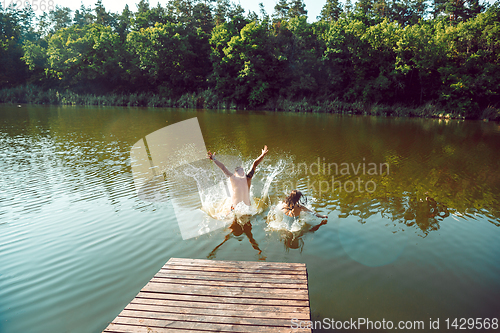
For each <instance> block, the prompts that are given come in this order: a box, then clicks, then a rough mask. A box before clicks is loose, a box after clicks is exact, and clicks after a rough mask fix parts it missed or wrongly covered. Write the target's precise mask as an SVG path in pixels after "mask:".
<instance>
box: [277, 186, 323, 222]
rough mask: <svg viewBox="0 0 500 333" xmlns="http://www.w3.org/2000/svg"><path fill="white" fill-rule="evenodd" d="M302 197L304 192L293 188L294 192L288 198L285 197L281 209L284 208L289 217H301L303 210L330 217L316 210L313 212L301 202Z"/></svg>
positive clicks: (320, 216) (321, 216) (318, 215)
mask: <svg viewBox="0 0 500 333" xmlns="http://www.w3.org/2000/svg"><path fill="white" fill-rule="evenodd" d="M301 198H302V192H300V191H298V190H293V191H292V193H290V195H289V196H288V198H286V199H285V201H284V202H283V206H282V207H281V210H283V213H284V214H285V215H286V216H288V217H292V218H295V217H299V215H300V213H302V212H309V213H312V214H314V215H316V216H317V217H319V218H322V219H326V218H328V216H327V215H321V214H318V213H316V212H313V211H312V210H310V209H309V208H307V207H305V206H304V205H302V204H301V203H300V199H301Z"/></svg>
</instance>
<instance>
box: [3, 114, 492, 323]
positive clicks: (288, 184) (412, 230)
mask: <svg viewBox="0 0 500 333" xmlns="http://www.w3.org/2000/svg"><path fill="white" fill-rule="evenodd" d="M193 117H197V119H198V122H199V124H200V128H201V130H202V133H203V138H204V141H205V144H206V147H207V149H210V150H212V151H216V152H218V153H220V154H232V155H237V156H239V157H240V158H241V159H243V160H244V161H251V159H253V158H256V157H257V156H258V155H259V154H260V151H261V148H262V147H263V146H264V145H268V147H269V154H268V155H267V156H266V158H265V160H264V162H262V165H261V166H259V169H258V170H257V173H256V176H255V177H256V179H259V177H260V178H262V177H263V176H264V175H265V174H266V172H270V170H275V169H276V165H278V164H280V163H285V164H286V165H287V168H286V169H285V170H283V171H282V172H281V173H279V175H277V176H276V177H275V178H274V180H273V183H272V184H271V190H270V196H269V201H270V204H271V206H272V205H273V204H276V203H277V202H279V201H280V200H282V199H283V198H284V196H285V194H286V193H287V191H289V190H290V189H293V188H297V189H300V190H301V191H302V192H303V193H304V194H305V195H306V196H307V198H308V203H309V204H311V205H312V207H313V208H314V209H316V210H317V211H318V212H319V213H321V214H324V215H328V222H327V224H325V225H321V226H320V227H319V228H314V226H315V225H318V223H319V222H320V221H319V220H318V221H315V220H314V219H313V220H311V221H310V222H309V225H306V226H305V227H304V228H303V229H302V230H301V231H300V232H296V233H295V234H291V233H287V232H284V231H272V230H269V228H268V225H267V215H268V212H269V209H265V210H264V211H263V212H262V213H260V214H257V215H255V216H253V217H252V218H251V219H250V223H251V228H246V229H245V230H244V232H233V233H232V234H231V230H230V229H228V228H223V229H218V230H215V231H213V232H211V233H208V234H205V235H202V236H199V237H197V238H191V239H188V240H183V239H182V237H181V233H180V230H179V226H178V224H177V220H176V217H175V214H174V212H173V208H172V206H171V204H170V203H169V202H145V201H142V200H141V199H139V198H138V197H137V193H136V191H135V188H134V182H133V179H132V171H131V162H130V149H131V147H132V146H133V145H134V144H135V143H136V142H137V141H138V140H140V139H141V138H143V137H145V136H146V135H148V134H149V133H151V132H153V131H155V130H158V129H160V128H163V127H165V126H167V125H170V124H174V123H176V122H179V121H181V120H185V119H190V118H193ZM499 152H500V126H498V124H495V123H484V122H457V121H445V120H434V119H433V120H429V119H398V118H376V117H350V116H343V117H342V116H336V115H328V114H290V113H287V114H285V113H265V112H258V113H257V112H246V111H245V112H243V111H241V112H238V111H234V112H233V111H231V112H221V111H219V112H217V111H207V110H174V109H145V108H144V109H140V108H134V109H131V108H99V109H92V108H77V107H75V108H71V107H68V108H60V107H40V106H36V107H35V106H22V107H21V108H18V107H13V106H6V105H3V106H0V332H8V333H10V332H100V331H101V330H103V329H104V328H105V327H106V326H107V324H108V323H109V322H110V321H111V320H113V319H114V317H115V316H116V315H117V314H118V313H119V312H120V311H121V310H122V309H123V308H124V307H125V305H126V304H128V302H129V301H130V300H131V299H132V298H133V297H134V296H135V295H136V293H137V292H138V291H139V290H140V289H141V288H142V287H143V286H144V285H145V284H146V283H147V282H148V281H149V279H151V277H152V276H153V275H154V274H155V273H156V272H157V271H158V270H159V268H160V267H161V266H162V265H163V264H164V263H165V262H166V261H167V260H168V259H169V258H171V257H182V258H200V259H206V258H210V259H219V260H266V261H283V262H303V263H306V264H307V269H308V277H309V291H310V301H311V310H312V316H313V319H315V320H322V319H324V318H332V319H334V320H350V319H351V318H354V319H357V318H367V319H369V320H372V321H377V320H383V319H385V320H386V321H387V320H390V321H393V322H394V323H397V322H398V321H424V323H425V325H426V326H425V328H426V329H425V330H424V331H427V330H429V320H430V319H432V320H437V319H440V324H441V330H443V326H444V325H445V322H444V321H445V320H446V319H447V318H452V319H453V318H461V317H463V318H500V281H499V279H498V276H500V246H499V245H498V244H499V241H500V229H499V226H500V209H499V203H500V172H499V170H500V156H499ZM256 181H257V180H256ZM182 214H187V216H189V214H190V213H189V211H185V212H184V213H182ZM311 229H312V230H311ZM228 234H231V235H230V236H229V239H228V240H227V241H226V242H225V243H223V244H222V245H221V246H220V247H218V245H219V244H221V243H222V242H223V241H224V239H225V237H226V235H228ZM259 252H260V253H259ZM291 319H292V318H291ZM358 331H359V332H362V331H363V330H359V329H358ZM433 331H437V330H433ZM490 331H491V330H490Z"/></svg>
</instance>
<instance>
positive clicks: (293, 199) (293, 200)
mask: <svg viewBox="0 0 500 333" xmlns="http://www.w3.org/2000/svg"><path fill="white" fill-rule="evenodd" d="M301 198H302V192H300V191H299V190H293V191H292V193H290V195H289V196H288V198H286V199H285V204H286V209H287V210H292V209H293V208H294V207H295V205H297V204H300V202H299V201H300V199H301Z"/></svg>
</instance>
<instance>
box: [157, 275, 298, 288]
mask: <svg viewBox="0 0 500 333" xmlns="http://www.w3.org/2000/svg"><path fill="white" fill-rule="evenodd" d="M151 282H157V283H172V284H183V285H191V284H194V285H204V286H220V287H238V286H245V288H279V289H297V288H299V289H307V284H306V283H300V284H297V283H294V284H292V283H269V282H241V281H218V280H201V279H170V278H164V277H153V278H152V279H151Z"/></svg>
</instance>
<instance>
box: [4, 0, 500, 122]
mask: <svg viewBox="0 0 500 333" xmlns="http://www.w3.org/2000/svg"><path fill="white" fill-rule="evenodd" d="M431 1H432V2H431ZM431 1H426V0H387V1H386V0H359V1H358V2H356V3H352V2H351V1H350V0H347V1H346V2H345V4H342V3H340V2H339V1H338V0H327V1H326V3H325V5H324V7H323V9H322V11H321V14H320V16H318V17H317V18H316V20H315V21H314V22H313V23H310V22H308V19H307V10H306V8H305V5H304V3H303V1H302V0H289V1H287V0H279V1H278V2H277V4H276V6H275V7H274V12H273V13H271V14H268V13H266V11H265V10H264V7H263V6H262V5H260V7H261V10H260V12H259V13H255V12H245V10H244V9H243V8H242V7H241V6H240V5H236V4H234V3H230V2H229V0H217V1H215V0H171V1H169V2H168V3H167V5H166V6H164V7H163V6H161V5H160V4H158V5H156V6H151V5H150V4H149V2H148V1H147V0H141V1H140V2H139V3H138V4H137V9H136V11H135V12H134V11H132V10H131V9H130V8H129V7H128V6H125V8H124V9H123V11H122V13H121V14H119V13H111V12H109V11H107V10H106V9H105V8H104V6H103V4H102V2H101V0H98V1H97V3H96V4H95V6H94V8H91V7H85V6H84V5H83V4H82V6H81V7H80V9H78V10H75V11H72V10H71V9H69V8H66V7H59V6H55V7H54V6H48V8H47V11H46V12H42V14H41V15H38V16H37V15H36V12H35V11H34V10H33V8H16V7H15V6H14V5H11V6H9V7H8V8H2V7H1V5H0V32H1V34H0V59H1V61H0V102H12V103H44V104H49V103H50V104H73V105H75V104H90V105H144V106H173V107H204V108H252V109H266V110H292V111H313V112H349V113H360V114H367V113H368V114H385V115H407V116H435V115H438V114H444V113H447V114H449V115H451V117H458V118H464V117H466V118H475V119H477V118H488V119H500V75H499V74H498V73H500V3H499V2H498V1H497V2H496V3H494V4H492V5H488V4H486V3H480V2H479V0H431ZM38 12H40V11H38Z"/></svg>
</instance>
